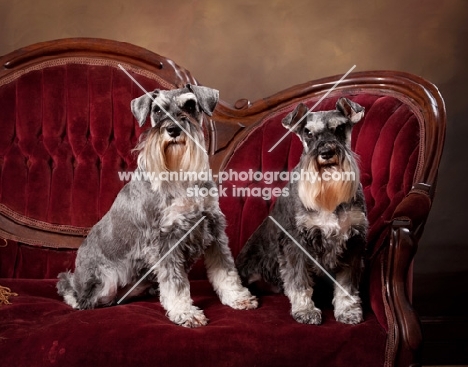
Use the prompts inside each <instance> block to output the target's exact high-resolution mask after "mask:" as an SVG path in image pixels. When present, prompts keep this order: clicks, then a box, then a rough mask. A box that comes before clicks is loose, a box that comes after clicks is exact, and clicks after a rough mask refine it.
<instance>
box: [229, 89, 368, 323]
mask: <svg viewBox="0 0 468 367" xmlns="http://www.w3.org/2000/svg"><path fill="white" fill-rule="evenodd" d="M363 116H364V108H363V107H361V106H360V105H358V104H357V103H354V102H352V101H350V100H349V99H347V98H340V99H339V100H338V102H337V103H336V110H333V111H322V112H314V113H310V112H309V111H308V110H307V107H306V106H305V105H304V104H299V105H298V106H297V107H296V109H295V110H294V111H293V112H291V113H290V114H288V115H287V116H286V117H285V118H284V119H283V121H282V123H283V126H284V127H286V128H287V129H289V130H290V131H292V132H294V133H295V134H297V136H298V137H299V139H300V140H301V142H302V144H303V146H304V150H303V153H302V156H301V158H300V162H299V164H298V165H297V166H296V167H295V169H294V171H293V172H292V173H291V175H290V177H291V178H292V177H301V179H299V180H290V182H289V183H288V189H289V193H290V194H289V197H283V196H280V197H279V198H278V200H277V201H276V203H275V205H274V208H273V209H272V212H271V214H270V216H271V217H272V218H273V219H274V220H272V218H266V219H265V220H264V222H263V223H262V224H261V225H260V227H259V228H258V229H257V230H256V231H255V232H254V234H253V235H252V236H251V237H250V239H249V240H248V241H247V243H246V245H245V246H244V248H243V249H242V251H241V253H240V254H239V256H238V258H237V260H236V265H237V268H238V270H239V274H240V276H241V278H242V279H243V281H244V283H246V284H250V283H252V282H255V281H257V280H260V279H262V280H264V281H266V282H268V283H270V284H271V285H273V286H275V287H276V288H279V289H282V290H283V291H284V293H285V294H286V295H287V297H288V298H289V300H290V302H291V314H292V316H293V317H294V319H295V320H296V321H298V322H300V323H305V324H320V323H321V322H322V313H321V311H320V309H318V308H317V307H316V306H315V304H314V302H313V301H312V293H313V285H314V282H313V277H314V275H319V274H320V273H322V271H323V270H326V271H327V272H333V273H335V275H336V277H335V280H336V282H335V287H334V295H333V306H334V314H335V318H336V320H337V321H339V322H342V323H346V324H357V323H359V322H361V321H362V320H363V318H362V308H361V299H360V297H359V290H358V287H359V281H360V276H361V272H362V270H363V259H364V251H365V246H366V233H367V227H368V222H367V218H366V207H365V201H364V195H363V191H362V187H361V185H360V182H359V169H358V166H357V163H356V159H355V157H354V154H353V153H352V151H351V130H352V127H353V125H354V124H356V123H357V122H358V121H360V120H361V119H362V117H363ZM293 173H296V175H297V176H294V175H293ZM275 221H276V222H277V223H275ZM278 224H279V226H278ZM281 227H282V228H281ZM285 231H286V232H288V233H289V235H290V236H291V237H289V236H288V235H287V234H286V233H285ZM292 238H293V239H294V240H292ZM295 241H296V242H297V243H295ZM298 244H299V245H300V246H298ZM301 247H302V249H301ZM303 250H306V251H307V253H308V254H306V253H305V252H304V251H303ZM310 257H312V258H313V259H314V260H315V261H313V260H312V259H311V258H310ZM319 265H320V266H319ZM321 267H322V268H323V270H322V269H321ZM338 284H339V285H338Z"/></svg>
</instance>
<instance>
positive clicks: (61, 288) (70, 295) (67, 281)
mask: <svg viewBox="0 0 468 367" xmlns="http://www.w3.org/2000/svg"><path fill="white" fill-rule="evenodd" d="M58 279H59V281H58V283H57V290H58V294H59V295H61V296H62V297H63V300H64V301H65V303H66V304H67V305H69V306H71V307H73V308H78V302H77V300H76V292H75V290H74V289H73V286H72V281H73V274H72V273H71V272H70V271H67V272H64V273H60V274H59V275H58Z"/></svg>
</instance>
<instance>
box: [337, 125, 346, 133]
mask: <svg viewBox="0 0 468 367" xmlns="http://www.w3.org/2000/svg"><path fill="white" fill-rule="evenodd" d="M344 131H345V125H338V126H337V127H336V129H335V135H341V134H343V133H344Z"/></svg>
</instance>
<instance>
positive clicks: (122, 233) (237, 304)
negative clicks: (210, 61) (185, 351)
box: [57, 84, 258, 327]
mask: <svg viewBox="0 0 468 367" xmlns="http://www.w3.org/2000/svg"><path fill="white" fill-rule="evenodd" d="M217 102H218V91H216V90H214V89H210V88H206V87H201V86H195V85H190V84H188V85H187V86H186V87H185V88H181V89H174V90H168V91H166V90H155V91H154V92H152V93H151V97H150V96H149V95H143V96H141V97H139V98H136V99H134V100H133V101H132V103H131V108H132V113H133V114H134V116H135V118H136V119H137V120H138V122H139V124H140V126H142V125H143V124H144V123H145V121H146V118H147V116H148V115H150V116H151V128H150V129H149V130H148V131H147V132H146V133H144V134H142V137H141V138H140V142H139V144H138V145H137V147H136V148H135V150H136V151H137V152H138V159H137V162H138V168H137V171H136V172H139V173H148V175H147V177H146V178H144V179H141V178H142V177H144V175H143V176H140V179H135V177H136V176H134V178H133V179H132V180H131V181H130V182H129V183H127V184H126V185H125V186H124V187H123V188H122V190H121V191H120V192H119V194H118V195H117V197H116V199H115V201H114V203H113V205H112V207H111V208H110V210H109V212H108V213H107V214H105V215H104V217H103V218H102V219H101V220H100V221H99V222H98V223H97V224H96V225H95V226H94V227H93V228H92V229H91V231H90V232H89V235H88V236H87V238H86V239H85V240H84V242H83V243H82V245H81V246H80V248H79V250H78V253H77V258H76V268H75V272H74V273H71V272H70V271H68V272H64V273H61V274H59V276H58V278H59V282H58V284H57V289H58V293H59V294H60V295H61V296H63V298H64V300H65V302H66V303H67V304H68V305H70V306H72V307H73V308H76V309H92V308H95V307H100V306H110V305H112V304H115V303H116V300H118V299H119V297H120V296H121V295H122V294H125V292H127V293H128V292H129V291H130V290H131V289H132V288H133V287H134V285H135V284H137V282H138V281H139V280H140V278H141V277H142V276H143V275H144V274H146V273H147V272H148V271H149V270H150V269H151V268H153V267H154V266H156V264H158V262H159V264H158V265H157V266H156V267H155V269H154V271H152V272H151V273H150V275H149V276H148V277H147V278H146V279H145V281H144V282H142V283H141V284H139V285H138V286H137V287H135V289H134V290H133V291H132V292H130V293H129V295H128V296H129V297H134V296H138V295H141V294H144V293H146V292H147V291H148V289H150V288H151V290H154V288H153V287H157V285H159V297H160V301H161V304H162V306H163V307H164V309H165V310H166V311H167V316H168V317H169V319H170V320H171V321H172V322H174V323H176V324H178V325H182V326H185V327H198V326H202V325H206V324H207V322H208V320H207V318H206V317H205V315H204V313H203V311H202V310H200V309H199V308H197V307H196V306H194V305H193V301H192V299H191V297H190V284H189V280H188V277H187V273H188V271H189V269H190V268H191V266H192V265H193V263H194V262H195V261H196V260H197V259H198V258H199V257H200V256H201V255H203V254H204V256H205V265H206V268H207V274H208V278H209V280H210V281H211V283H212V285H213V287H214V289H215V291H216V292H217V294H218V296H219V297H220V299H221V302H222V303H223V304H225V305H228V306H230V307H232V308H236V309H253V308H256V307H257V305H258V303H257V300H256V298H255V297H254V296H252V295H251V294H250V292H249V291H248V290H247V288H245V287H243V286H242V284H241V280H240V278H239V275H238V273H237V270H236V268H235V264H234V260H233V257H232V255H231V252H230V249H229V247H228V239H227V236H226V234H225V231H224V229H225V226H226V222H225V218H224V216H223V214H222V212H221V210H220V208H219V203H218V198H217V197H216V196H205V197H201V196H199V197H196V196H191V197H189V196H188V195H187V189H188V188H190V187H194V186H195V185H198V187H200V188H202V187H205V188H207V189H211V188H213V187H215V183H214V182H213V181H210V180H209V177H208V175H198V176H197V177H196V179H195V177H194V176H193V175H192V176H191V177H190V179H187V180H184V179H182V180H177V181H169V180H164V179H158V178H161V175H159V174H160V173H170V172H176V173H177V172H179V173H180V172H190V173H197V174H198V173H203V172H205V173H206V172H207V171H208V155H207V154H206V152H205V151H204V149H200V146H202V147H203V146H204V141H205V140H204V135H203V129H202V123H203V120H204V116H203V113H205V114H207V115H209V116H211V114H212V112H213V110H214V108H215V106H216V104H217ZM166 112H167V113H166ZM197 143H198V144H197ZM197 145H198V146H197ZM200 176H201V178H200ZM166 177H167V176H166ZM205 178H206V179H205ZM203 217H204V219H203V221H202V222H201V224H199V225H198V226H196V227H195V224H196V223H197V222H198V221H200V219H201V218H203ZM190 229H193V230H192V231H190V233H189V234H188V235H187V233H188V231H189V230H190ZM184 236H185V238H184ZM182 238H184V239H183V240H182V241H181V242H180V243H179V244H178V245H177V246H175V245H176V244H177V242H178V241H180V240H181V239H182ZM173 247H174V248H173Z"/></svg>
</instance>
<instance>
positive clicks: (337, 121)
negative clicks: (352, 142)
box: [327, 117, 348, 128]
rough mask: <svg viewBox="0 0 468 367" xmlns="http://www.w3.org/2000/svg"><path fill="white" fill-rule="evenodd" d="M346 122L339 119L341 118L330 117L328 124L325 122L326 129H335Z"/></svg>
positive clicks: (344, 119) (343, 119)
mask: <svg viewBox="0 0 468 367" xmlns="http://www.w3.org/2000/svg"><path fill="white" fill-rule="evenodd" d="M347 122H348V120H347V119H346V118H341V117H331V118H330V119H329V120H328V122H327V125H328V127H330V128H336V127H338V126H340V125H344V124H346V123H347Z"/></svg>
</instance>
